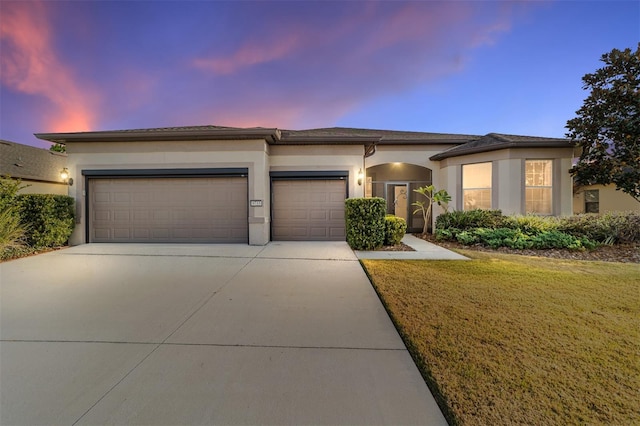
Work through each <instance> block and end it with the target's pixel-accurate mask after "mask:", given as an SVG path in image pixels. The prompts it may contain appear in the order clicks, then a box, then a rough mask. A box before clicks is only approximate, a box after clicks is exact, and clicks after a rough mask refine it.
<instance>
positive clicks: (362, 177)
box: [358, 169, 364, 186]
mask: <svg viewBox="0 0 640 426" xmlns="http://www.w3.org/2000/svg"><path fill="white" fill-rule="evenodd" d="M363 181H364V173H363V172H362V169H360V170H359V171H358V185H360V186H362V182H363Z"/></svg>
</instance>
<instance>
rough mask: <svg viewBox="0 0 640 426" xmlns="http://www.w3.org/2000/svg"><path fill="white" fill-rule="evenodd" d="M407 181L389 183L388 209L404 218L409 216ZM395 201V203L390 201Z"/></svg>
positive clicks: (406, 218) (389, 211)
mask: <svg viewBox="0 0 640 426" xmlns="http://www.w3.org/2000/svg"><path fill="white" fill-rule="evenodd" d="M407 186H408V185H407V184H406V183H400V184H398V183H390V184H387V191H388V192H387V194H388V197H387V211H388V213H391V214H394V215H396V216H397V217H401V218H403V219H404V220H408V218H409V201H408V194H407V190H408V188H407ZM389 201H393V203H389Z"/></svg>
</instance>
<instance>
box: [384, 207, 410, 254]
mask: <svg viewBox="0 0 640 426" xmlns="http://www.w3.org/2000/svg"><path fill="white" fill-rule="evenodd" d="M384 225H385V230H384V244H385V245H387V246H395V245H396V244H400V240H402V237H404V234H405V233H406V232H407V221H406V220H404V219H403V218H401V217H397V216H394V215H392V214H388V215H387V216H386V217H385V218H384Z"/></svg>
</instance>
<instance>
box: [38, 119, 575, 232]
mask: <svg viewBox="0 0 640 426" xmlns="http://www.w3.org/2000/svg"><path fill="white" fill-rule="evenodd" d="M36 136H37V137H38V138H40V139H43V140H47V141H50V142H55V143H61V144H65V145H66V147H67V155H68V158H67V167H68V168H69V171H70V173H71V177H72V178H73V179H74V180H75V184H74V185H73V186H69V187H68V189H69V194H70V195H71V196H73V197H74V198H75V199H76V201H77V203H78V209H77V211H78V213H79V215H78V224H77V226H76V229H75V231H74V233H73V235H72V238H71V243H72V244H82V243H89V242H203V243H205V242H206V243H209V242H213V243H215V242H220V243H223V242H224V243H232V242H239V243H249V244H252V245H263V244H266V243H267V242H269V241H272V240H342V239H344V238H345V224H344V200H345V198H348V197H363V196H375V197H382V198H384V199H385V200H386V201H387V209H388V212H389V213H393V214H396V215H397V216H401V217H404V218H406V219H407V222H408V226H409V230H410V231H419V230H421V229H422V227H423V222H422V218H421V216H420V215H419V214H415V215H414V214H413V207H412V206H411V203H413V202H414V201H416V200H417V199H419V198H418V197H420V195H419V194H417V193H416V192H414V189H416V188H418V187H420V186H424V185H429V184H433V185H435V187H436V189H445V190H447V191H448V192H449V194H450V195H451V196H452V201H451V203H450V206H451V207H452V208H454V209H457V210H462V209H471V208H492V209H501V210H502V211H503V212H504V213H505V214H525V213H536V214H541V215H571V214H572V213H573V202H574V200H573V182H572V178H571V176H570V175H569V172H568V171H569V169H570V168H571V165H572V159H573V157H574V148H573V146H572V144H571V142H570V141H569V140H567V139H560V138H543V137H532V136H513V135H503V134H496V133H490V134H487V135H484V136H478V135H460V134H440V133H422V132H404V131H389V130H370V129H351V128H323V129H310V130H282V129H277V128H260V127H255V128H234V127H220V126H198V127H171V128H154V129H140V130H118V131H95V132H81V133H41V134H36ZM438 213H439V211H437V212H436V214H438Z"/></svg>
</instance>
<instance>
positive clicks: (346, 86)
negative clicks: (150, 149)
mask: <svg viewBox="0 0 640 426" xmlns="http://www.w3.org/2000/svg"><path fill="white" fill-rule="evenodd" d="M286 5H287V7H288V8H292V7H293V8H295V6H293V5H292V4H291V3H287V4H286ZM315 5H316V6H318V7H317V8H314V7H313V6H305V7H300V10H296V17H297V19H296V20H295V21H292V22H290V23H288V25H287V26H286V27H284V28H285V29H283V27H282V26H279V27H278V29H276V30H272V29H271V28H272V25H271V22H270V20H269V19H264V18H263V19H261V20H260V21H259V22H256V23H252V24H253V25H255V27H256V28H255V31H253V32H252V33H248V34H247V35H246V36H245V37H244V40H243V41H242V42H241V43H239V44H238V45H237V47H236V48H235V50H231V51H226V52H224V53H222V52H220V53H216V51H215V49H214V51H213V52H212V53H211V54H209V55H208V56H201V57H198V58H196V59H195V60H194V61H193V66H194V67H195V68H196V69H197V70H199V71H201V72H202V73H204V75H205V76H206V75H208V76H209V77H208V78H209V80H208V81H209V85H211V86H215V87H218V86H223V87H233V88H234V89H235V90H234V96H224V99H225V101H224V103H219V104H217V102H216V101H215V100H212V101H211V102H212V103H213V104H214V105H210V107H209V108H206V110H207V111H210V112H211V117H221V118H224V120H225V122H232V123H233V122H234V120H236V121H237V122H238V123H247V122H250V123H258V122H259V123H264V122H265V120H263V118H267V117H268V118H269V120H272V121H271V122H272V123H277V125H278V126H286V127H291V126H295V125H296V124H297V125H298V127H299V126H301V125H303V124H302V123H305V124H304V125H312V126H313V125H322V124H323V123H324V124H330V123H332V122H335V121H337V120H338V119H339V118H340V117H342V116H344V115H345V114H347V113H349V112H350V111H352V110H354V109H357V108H359V107H360V106H361V105H363V104H365V103H366V102H368V101H371V100H372V99H376V98H379V97H381V96H387V95H391V94H398V93H402V92H403V91H408V90H411V89H412V88H414V87H419V86H421V85H424V84H426V83H428V82H429V81H433V80H435V79H437V78H440V77H442V76H446V75H451V74H456V73H459V72H461V71H462V70H463V69H464V67H465V65H466V64H467V57H468V56H469V55H471V54H472V51H473V49H475V48H477V47H479V46H481V45H483V44H486V43H489V41H490V40H493V39H495V38H497V37H498V35H499V34H500V33H501V32H505V31H507V30H508V28H509V23H508V13H505V12H502V13H500V14H499V15H498V18H499V19H498V18H496V19H495V20H492V19H489V20H483V21H482V22H476V21H475V20H474V19H473V18H474V13H475V11H476V10H475V8H476V6H475V5H474V4H473V3H471V2H387V3H385V2H381V3H377V2H367V3H355V4H346V6H343V4H340V6H339V7H335V8H334V9H332V13H323V10H322V9H321V6H322V4H315ZM269 6H270V7H273V4H272V3H270V4H269ZM277 7H278V6H275V10H271V11H270V12H269V13H270V14H271V16H277V15H278V14H279V13H280V11H278V10H277ZM497 8H498V6H496V9H497ZM507 12H508V10H507ZM282 13H284V12H282ZM265 14H266V12H265ZM206 78H207V77H205V79H206ZM216 104H217V105H216ZM265 105H267V107H265ZM247 116H250V117H252V118H251V119H247V118H246V117H247ZM232 123H231V124H232ZM238 125H240V124H238ZM273 125H276V124H272V126H273Z"/></svg>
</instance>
